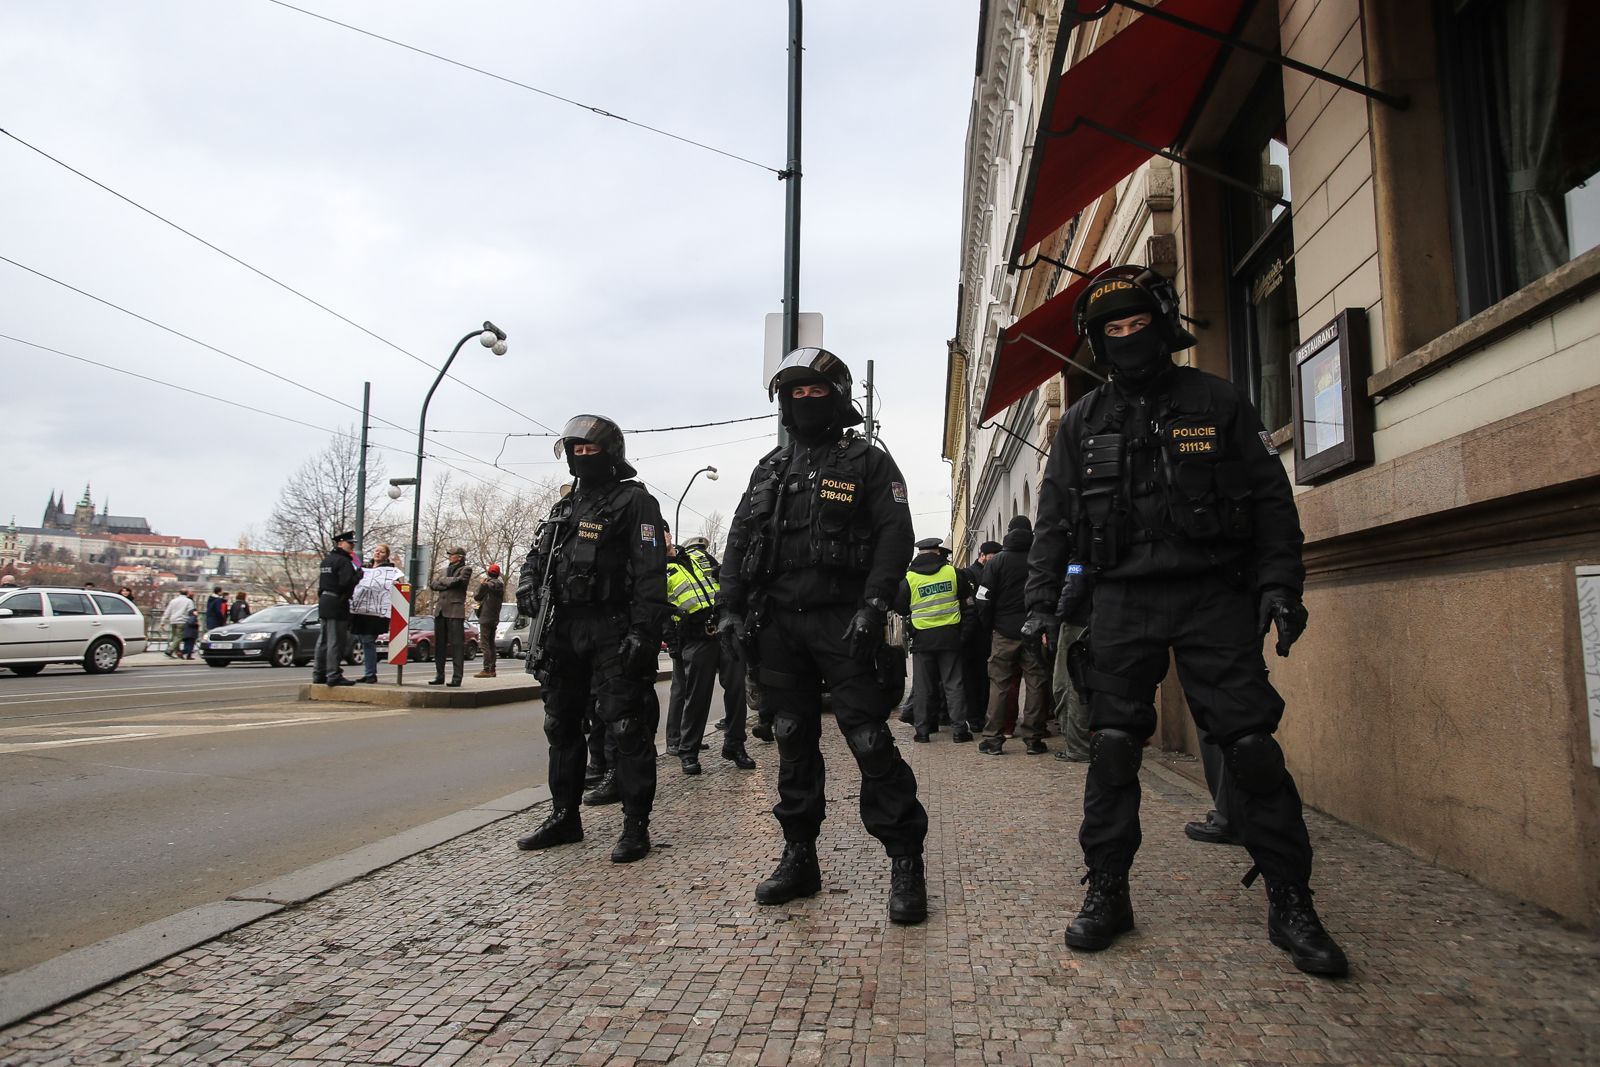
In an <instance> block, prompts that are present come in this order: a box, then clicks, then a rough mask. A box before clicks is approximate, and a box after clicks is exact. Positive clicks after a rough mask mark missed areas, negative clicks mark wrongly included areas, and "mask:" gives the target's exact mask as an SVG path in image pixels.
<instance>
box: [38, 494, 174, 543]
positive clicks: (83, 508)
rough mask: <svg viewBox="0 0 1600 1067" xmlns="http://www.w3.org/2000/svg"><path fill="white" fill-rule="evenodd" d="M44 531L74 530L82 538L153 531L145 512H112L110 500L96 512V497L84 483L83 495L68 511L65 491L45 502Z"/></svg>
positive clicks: (42, 527)
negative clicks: (118, 513) (144, 514)
mask: <svg viewBox="0 0 1600 1067" xmlns="http://www.w3.org/2000/svg"><path fill="white" fill-rule="evenodd" d="M39 529H40V530H41V531H46V530H59V531H61V532H63V533H74V534H77V535H78V536H79V537H92V536H94V535H96V534H100V535H104V534H148V533H151V532H153V531H152V530H151V529H150V523H149V522H147V521H146V520H145V518H144V516H142V515H113V514H111V506H110V503H109V502H107V503H106V504H104V505H102V506H101V509H100V510H99V511H98V512H96V511H95V509H94V498H93V497H92V496H91V495H90V492H89V486H88V485H84V487H83V496H82V497H81V498H80V499H79V500H78V502H77V504H75V505H73V508H72V510H71V511H68V510H67V498H66V495H65V494H57V493H51V494H50V502H49V503H48V504H46V505H45V508H44V519H43V520H42V521H40V523H39Z"/></svg>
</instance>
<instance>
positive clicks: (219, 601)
mask: <svg viewBox="0 0 1600 1067" xmlns="http://www.w3.org/2000/svg"><path fill="white" fill-rule="evenodd" d="M226 625H228V595H227V594H226V593H224V592H223V591H222V586H220V585H214V586H212V587H211V595H210V596H208V597H206V629H207V630H215V629H216V628H217V627H218V626H226Z"/></svg>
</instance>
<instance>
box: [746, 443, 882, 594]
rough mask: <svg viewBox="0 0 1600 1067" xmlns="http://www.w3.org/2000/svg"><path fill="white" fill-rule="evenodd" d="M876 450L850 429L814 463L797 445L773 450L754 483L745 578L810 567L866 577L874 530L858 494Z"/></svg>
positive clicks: (758, 578) (762, 577)
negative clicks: (871, 455)
mask: <svg viewBox="0 0 1600 1067" xmlns="http://www.w3.org/2000/svg"><path fill="white" fill-rule="evenodd" d="M870 451H871V446H870V445H868V444H867V442H866V441H865V440H864V439H863V438H861V437H858V436H856V435H855V434H853V433H848V434H846V435H844V436H843V437H841V438H840V439H839V440H838V442H836V443H835V444H832V445H829V446H828V447H827V448H826V449H825V450H823V452H822V453H821V455H820V456H819V457H818V460H817V462H816V465H815V466H812V464H811V463H810V462H809V460H808V458H807V452H806V450H805V449H804V448H802V447H800V446H798V445H796V444H793V443H791V444H788V445H785V446H784V447H782V448H778V449H774V450H773V451H772V452H769V453H768V454H767V455H766V456H765V457H764V458H763V459H762V460H761V464H760V466H759V468H758V470H759V473H758V475H757V477H756V479H755V484H754V485H752V486H751V488H750V510H749V512H748V515H747V523H748V525H747V531H748V537H749V541H748V545H749V547H748V548H747V549H746V552H745V556H744V562H743V566H742V568H741V570H740V575H741V577H743V578H744V579H746V580H748V581H752V582H757V583H760V582H763V581H765V580H766V579H769V578H771V577H773V576H774V575H778V574H783V573H786V572H788V571H796V570H804V569H808V568H811V567H822V568H827V569H830V570H836V571H849V572H859V573H860V574H863V575H865V574H866V573H867V571H868V570H870V569H871V565H872V528H871V527H870V526H869V525H868V521H867V515H866V512H865V509H864V508H863V507H862V506H861V503H860V500H861V496H862V494H863V493H864V492H865V491H866V472H867V455H868V453H869V452H870Z"/></svg>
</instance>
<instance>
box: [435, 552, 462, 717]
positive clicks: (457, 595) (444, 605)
mask: <svg viewBox="0 0 1600 1067" xmlns="http://www.w3.org/2000/svg"><path fill="white" fill-rule="evenodd" d="M446 555H447V556H448V557H449V562H448V563H447V564H445V568H444V573H443V574H441V575H440V576H439V577H437V578H435V579H434V580H433V581H431V582H429V583H428V588H429V589H432V590H433V591H434V592H435V593H437V594H439V595H438V596H436V597H435V598H434V601H433V625H434V649H433V672H434V673H433V680H432V681H431V682H429V683H428V684H429V685H444V684H445V680H444V661H445V656H446V655H447V654H448V655H449V657H450V665H451V667H452V670H451V672H450V686H451V687H452V688H459V687H460V685H461V676H462V674H463V673H464V672H465V671H466V657H467V629H466V628H467V589H468V587H469V586H471V584H472V568H471V567H469V566H467V550H466V549H464V548H462V547H461V546H460V545H456V546H455V547H453V548H452V549H450V551H449V552H448V553H446Z"/></svg>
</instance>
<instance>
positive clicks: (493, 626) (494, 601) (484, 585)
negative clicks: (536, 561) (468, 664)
mask: <svg viewBox="0 0 1600 1067" xmlns="http://www.w3.org/2000/svg"><path fill="white" fill-rule="evenodd" d="M473 599H474V600H476V601H477V603H478V645H479V647H481V648H482V649H483V670H481V671H479V672H478V673H477V674H476V675H474V677H476V678H493V677H494V665H495V658H494V657H495V649H494V639H495V631H496V630H497V629H499V627H500V608H501V606H502V605H504V604H505V602H506V580H505V579H504V578H502V577H500V564H498V563H491V564H489V569H488V571H487V572H485V577H484V579H483V581H481V582H479V583H478V591H477V592H476V593H475V594H473Z"/></svg>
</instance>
